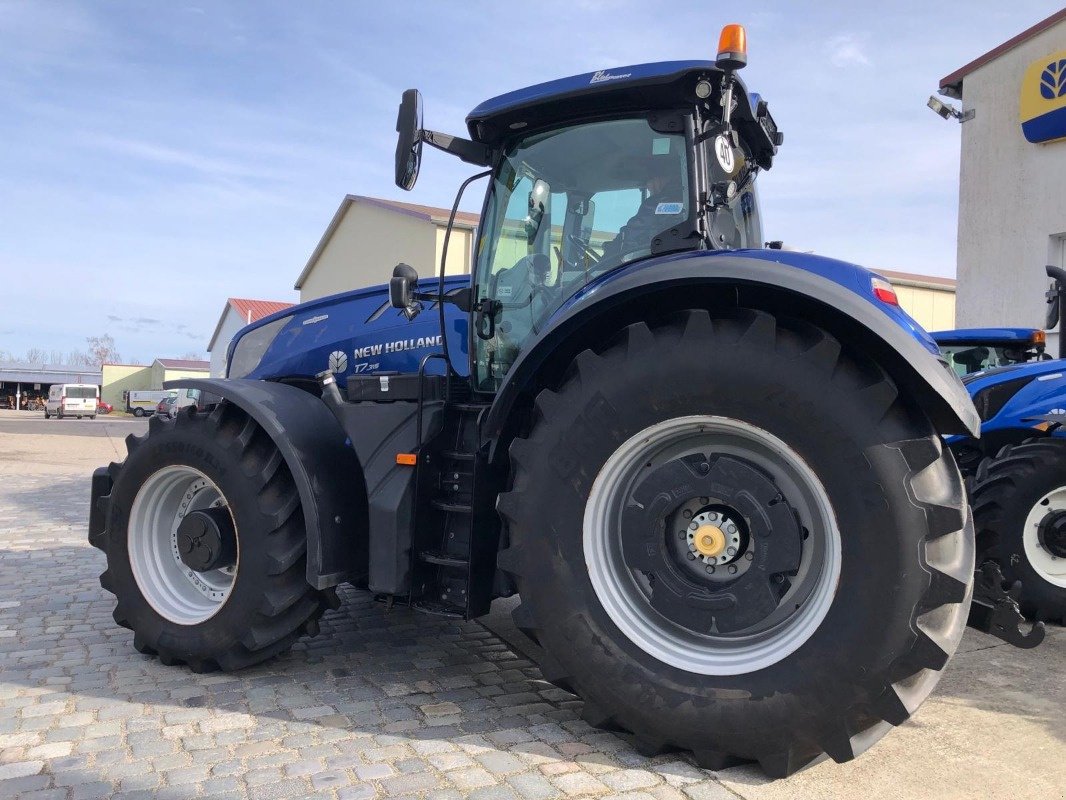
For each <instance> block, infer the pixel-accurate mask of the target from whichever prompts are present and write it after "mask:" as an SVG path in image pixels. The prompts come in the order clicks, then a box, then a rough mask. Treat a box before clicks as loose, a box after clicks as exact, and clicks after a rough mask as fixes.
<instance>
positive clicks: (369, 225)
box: [294, 194, 478, 302]
mask: <svg viewBox="0 0 1066 800" xmlns="http://www.w3.org/2000/svg"><path fill="white" fill-rule="evenodd" d="M450 213H451V212H450V211H449V210H447V209H443V208H433V207H431V206H420V205H415V204H414V203H401V202H398V201H395V200H381V199H379V198H376V197H362V196H360V195H352V194H350V195H347V196H346V197H345V198H344V199H343V200H342V201H341V204H340V207H339V208H338V209H337V213H336V214H334V215H333V219H332V220H330V223H329V226H328V227H327V228H326V232H325V233H323V234H322V238H321V239H320V240H319V242H318V245H317V246H316V247H315V249H314V252H313V253H311V257H310V258H309V259H308V260H307V264H306V265H305V266H304V268H303V271H302V272H301V273H300V277H298V278H297V279H296V285H295V287H294V288H295V289H296V290H297V291H298V292H299V293H300V302H306V301H308V300H314V299H315V298H316V297H324V296H326V295H330V294H336V293H337V292H346V291H348V290H350V289H357V288H362V287H364V286H373V285H374V284H378V283H388V281H389V278H390V277H391V276H392V268H393V267H395V266H396V265H397V264H399V263H401V262H403V263H405V264H410V265H411V266H412V267H414V268H415V269H417V270H418V272H419V274H420V275H423V276H429V275H436V274H438V273H439V271H440V259H441V253H442V252H443V250H444V232H445V230H446V229H447V227H448V216H449V214H450ZM477 223H478V215H477V214H470V213H468V212H465V211H460V212H459V213H458V214H456V217H455V225H454V226H453V228H452V236H451V240H450V241H449V242H448V263H447V265H446V269H445V272H446V273H447V274H449V275H458V274H461V273H464V272H469V271H470V264H471V259H472V257H473V245H474V232H475V231H476V229H477Z"/></svg>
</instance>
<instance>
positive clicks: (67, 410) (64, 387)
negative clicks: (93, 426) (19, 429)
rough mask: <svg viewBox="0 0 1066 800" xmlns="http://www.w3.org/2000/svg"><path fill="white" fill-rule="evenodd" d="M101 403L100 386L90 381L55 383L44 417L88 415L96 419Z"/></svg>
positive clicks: (79, 416) (49, 392)
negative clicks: (97, 408) (98, 406)
mask: <svg viewBox="0 0 1066 800" xmlns="http://www.w3.org/2000/svg"><path fill="white" fill-rule="evenodd" d="M99 403H100V387H99V386H93V385H92V384H89V383H55V384H52V388H51V389H49V390H48V400H47V401H45V404H44V418H45V419H48V418H50V417H56V418H57V419H63V417H77V418H78V419H81V418H82V417H88V418H89V419H96V407H97V405H98V404H99Z"/></svg>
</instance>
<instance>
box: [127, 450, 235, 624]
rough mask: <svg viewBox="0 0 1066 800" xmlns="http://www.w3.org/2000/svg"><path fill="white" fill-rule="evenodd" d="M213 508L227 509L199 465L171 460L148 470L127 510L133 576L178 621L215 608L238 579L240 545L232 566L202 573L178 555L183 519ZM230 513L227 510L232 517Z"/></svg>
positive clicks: (195, 619)
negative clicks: (149, 472) (189, 464)
mask: <svg viewBox="0 0 1066 800" xmlns="http://www.w3.org/2000/svg"><path fill="white" fill-rule="evenodd" d="M212 508H228V504H227V502H226V498H225V496H224V495H223V494H222V492H221V491H220V490H219V488H218V487H217V486H216V485H215V484H214V483H213V482H212V481H211V479H210V478H208V477H207V476H206V475H204V474H203V473H202V472H200V471H199V470H198V469H195V468H193V467H189V466H185V465H175V466H170V467H164V468H163V469H161V470H159V471H158V472H155V473H153V474H152V475H150V476H149V477H148V479H147V480H146V481H145V482H144V483H143V484H142V485H141V488H140V489H139V490H138V492H137V496H136V497H135V498H134V500H133V506H132V507H131V509H130V521H129V527H128V530H127V547H128V551H129V558H130V566H131V568H132V570H133V577H134V580H136V582H137V586H138V588H139V589H140V590H141V594H142V595H143V596H144V599H145V600H147V601H148V604H149V605H151V607H152V608H153V609H155V611H156V612H157V613H158V614H159V615H160V616H162V617H164V618H166V619H168V620H170V621H171V622H175V623H177V624H179V625H196V624H198V623H200V622H203V621H204V620H207V619H210V618H211V617H213V616H214V615H215V614H216V613H218V611H219V609H221V608H222V606H223V605H225V603H226V600H227V599H228V598H229V596H230V592H231V591H232V589H233V585H234V582H235V581H236V578H237V569H238V567H239V565H240V550H239V547H238V548H237V556H236V559H235V563H234V564H233V565H232V566H226V567H221V568H218V569H211V570H208V571H205V572H197V571H195V570H193V569H191V568H190V567H188V566H187V565H186V564H185V563H184V562H183V561H182V559H181V554H180V552H179V549H178V526H179V525H180V524H181V521H182V519H184V517H185V516H186V514H189V513H190V512H192V511H198V510H203V509H212ZM232 516H233V515H232V512H231V513H230V519H231V520H232ZM234 530H236V522H235V521H234ZM238 541H239V538H238Z"/></svg>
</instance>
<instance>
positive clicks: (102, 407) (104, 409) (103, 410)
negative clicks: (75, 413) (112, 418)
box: [96, 400, 115, 414]
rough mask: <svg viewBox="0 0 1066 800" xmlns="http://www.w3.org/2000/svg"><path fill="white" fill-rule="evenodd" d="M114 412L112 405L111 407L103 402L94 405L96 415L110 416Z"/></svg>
mask: <svg viewBox="0 0 1066 800" xmlns="http://www.w3.org/2000/svg"><path fill="white" fill-rule="evenodd" d="M114 410H115V407H114V406H113V405H111V404H110V403H105V402H104V401H103V400H101V401H100V402H99V403H97V404H96V413H97V414H110V413H111V412H112V411H114Z"/></svg>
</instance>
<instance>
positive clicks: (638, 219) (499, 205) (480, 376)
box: [475, 119, 692, 391]
mask: <svg viewBox="0 0 1066 800" xmlns="http://www.w3.org/2000/svg"><path fill="white" fill-rule="evenodd" d="M686 152H687V148H686V146H685V137H684V135H683V134H681V133H662V132H659V131H656V130H654V129H653V128H652V127H651V125H649V123H648V121H647V120H645V119H621V120H610V121H604V122H592V123H586V124H583V125H574V126H571V127H567V128H561V129H557V130H553V131H548V132H545V133H539V134H535V135H532V136H530V137H528V138H526V139H523V140H519V141H518V142H517V143H516V144H515V145H514V146H512V147H511V148H509V149H508V150H507V152H506V153H505V154H504V157H503V159H502V160H501V163H500V165H499V167H498V168H497V170H496V174H495V175H494V177H493V183H492V186H491V188H490V190H489V198H488V204H487V207H486V214H485V225H484V227H483V228H482V237H483V238H482V241H481V243H480V248H479V252H478V263H477V275H476V280H475V284H476V291H477V293H478V298H479V299H487V300H488V301H489V303H490V304H491V308H490V309H489V312H488V315H489V316H491V319H488V318H484V319H483V321H482V322H481V324H480V325H479V326H478V328H479V331H478V335H477V336H476V341H477V363H476V370H477V381H478V388H479V389H482V390H486V391H493V390H495V389H496V388H498V386H499V383H500V381H501V380H502V378H503V375H504V374H505V373H506V371H507V369H508V368H509V367H510V365H511V364H512V363H513V362H514V360H515V358H516V357H517V354H518V351H519V349H520V348H521V346H522V344H523V342H524V341H525V340H526V338H527V337H529V336H530V335H531V334H535V333H537V332H538V330H539V329H540V326H542V325H543V324H544V323H545V321H546V320H547V319H548V317H549V316H550V315H551V313H552V312H553V311H555V310H556V309H557V308H558V307H559V306H560V305H561V304H562V303H563V302H564V301H565V300H566V299H567V298H569V297H570V296H572V295H573V294H574V292H576V291H577V290H578V289H579V288H581V287H582V286H584V285H585V284H587V283H588V282H589V281H591V280H593V279H594V278H596V277H597V276H599V275H601V274H603V273H604V272H607V271H608V270H611V269H614V268H616V267H618V266H621V265H622V264H625V263H628V262H630V261H633V260H634V259H638V258H642V257H645V256H648V255H650V254H651V253H652V248H653V246H654V247H655V249H656V251H657V252H659V251H665V250H668V249H670V248H669V246H665V247H664V246H663V244H662V241H661V240H660V241H659V242H656V241H655V240H656V238H657V237H660V236H663V235H665V234H668V233H671V231H672V230H675V229H677V228H678V226H681V225H686V224H688V223H689V221H690V218H691V216H692V209H691V203H690V200H689V195H690V190H689V179H688V175H689V170H688V158H687V155H686ZM679 241H681V239H680V237H679ZM691 246H692V245H691V243H682V244H679V247H684V248H689V247H691Z"/></svg>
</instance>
